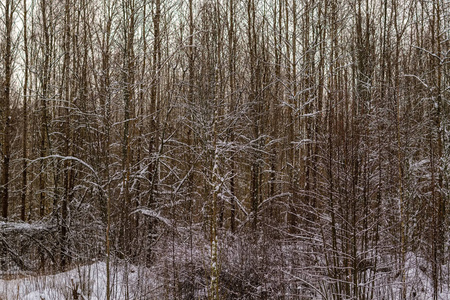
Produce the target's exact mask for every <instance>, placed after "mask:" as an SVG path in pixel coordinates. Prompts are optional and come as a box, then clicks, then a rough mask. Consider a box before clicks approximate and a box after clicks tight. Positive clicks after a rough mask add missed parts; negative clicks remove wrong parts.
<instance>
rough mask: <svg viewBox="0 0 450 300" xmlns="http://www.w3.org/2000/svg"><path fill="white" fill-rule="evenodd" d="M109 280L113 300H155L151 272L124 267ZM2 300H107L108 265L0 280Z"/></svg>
mask: <svg viewBox="0 0 450 300" xmlns="http://www.w3.org/2000/svg"><path fill="white" fill-rule="evenodd" d="M110 278H111V299H114V300H119V299H152V298H151V296H150V297H148V293H150V292H151V290H152V289H154V285H153V284H152V283H153V280H152V275H151V272H149V270H148V269H145V268H137V267H135V266H132V265H128V266H124V265H121V266H119V267H114V268H112V270H111V276H110ZM144 279H145V280H144ZM144 281H145V282H144ZM145 294H147V297H146V295H145ZM0 299H1V300H16V299H17V300H65V299H80V300H85V299H86V300H87V299H89V300H100V299H101V300H103V299H106V264H105V263H104V262H97V263H93V264H91V265H87V266H81V267H78V268H75V269H72V270H70V271H67V272H64V273H59V274H55V275H47V276H27V277H24V278H21V279H13V280H0Z"/></svg>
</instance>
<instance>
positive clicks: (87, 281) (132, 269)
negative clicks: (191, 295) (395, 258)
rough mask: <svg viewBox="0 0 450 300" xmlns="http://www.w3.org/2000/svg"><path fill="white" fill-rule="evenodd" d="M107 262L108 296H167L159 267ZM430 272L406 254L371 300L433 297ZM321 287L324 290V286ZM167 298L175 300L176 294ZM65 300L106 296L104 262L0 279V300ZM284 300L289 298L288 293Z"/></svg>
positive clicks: (443, 288)
mask: <svg viewBox="0 0 450 300" xmlns="http://www.w3.org/2000/svg"><path fill="white" fill-rule="evenodd" d="M111 265H112V267H111V276H110V281H111V299H114V300H124V299H130V300H131V299H132V300H151V299H161V297H163V295H167V294H166V293H167V290H166V288H167V286H166V285H170V283H168V282H166V281H165V280H163V279H162V278H161V275H162V274H161V270H160V269H159V270H158V269H149V268H146V267H137V266H134V265H131V264H124V263H123V262H115V263H114V264H111ZM442 272H443V274H442V278H448V270H446V269H445V268H443V269H442ZM431 274H432V270H431V269H430V264H429V263H427V261H426V260H425V259H423V258H420V257H417V256H416V255H414V254H413V253H408V254H407V255H406V262H405V271H404V275H403V281H402V278H401V277H402V276H401V275H400V274H392V275H388V276H381V277H379V278H378V279H377V283H376V284H375V286H376V289H377V290H376V291H375V293H374V294H373V297H374V299H392V300H397V299H401V296H402V294H403V292H402V289H403V288H405V287H406V298H407V299H414V300H419V299H420V300H428V299H433V293H434V288H433V281H432V280H431ZM389 278H390V279H389ZM311 284H312V285H313V284H314V283H311ZM316 284H318V282H316ZM322 284H323V283H322ZM324 288H325V290H326V287H324ZM204 292H206V291H203V292H202V293H198V294H197V295H203V296H205V295H206V294H205V293H204ZM325 294H327V292H325ZM437 294H438V295H437V296H438V299H442V300H444V299H446V300H447V299H450V288H449V283H444V282H441V284H440V289H439V291H438V293H437ZM316 297H317V298H311V299H312V300H315V299H321V298H320V296H319V295H318V294H317V295H316ZM169 298H171V299H176V297H175V298H173V297H169ZM69 299H70V300H72V299H79V300H104V299H106V264H105V263H104V262H95V263H92V264H90V265H85V266H80V267H77V268H74V269H72V270H69V271H67V272H63V273H59V274H55V275H47V276H24V277H22V278H18V279H10V280H6V279H2V280H0V300H69ZM286 299H290V298H289V296H288V297H287V298H286ZM293 299H295V298H293Z"/></svg>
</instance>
